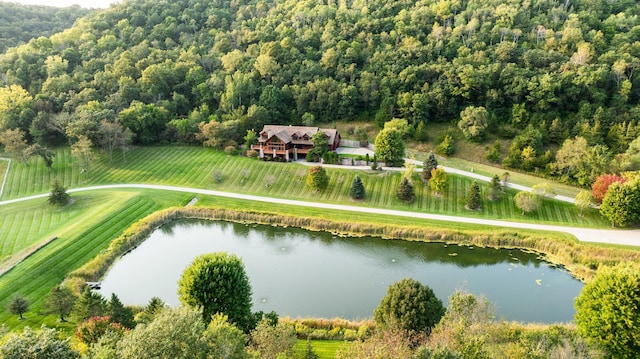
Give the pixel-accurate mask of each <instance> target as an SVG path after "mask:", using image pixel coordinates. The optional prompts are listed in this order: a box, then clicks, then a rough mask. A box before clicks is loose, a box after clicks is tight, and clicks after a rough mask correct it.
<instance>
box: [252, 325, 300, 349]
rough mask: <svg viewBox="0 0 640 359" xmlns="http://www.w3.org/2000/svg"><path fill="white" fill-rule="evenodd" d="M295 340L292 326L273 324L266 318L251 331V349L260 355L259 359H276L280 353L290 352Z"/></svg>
mask: <svg viewBox="0 0 640 359" xmlns="http://www.w3.org/2000/svg"><path fill="white" fill-rule="evenodd" d="M297 340H298V339H297V337H296V331H295V329H294V328H293V326H291V325H288V324H282V323H276V324H273V323H271V322H270V321H269V320H268V319H266V318H265V319H262V320H261V321H260V322H259V323H258V325H257V326H256V329H254V330H252V331H251V347H252V349H253V350H254V351H255V352H257V353H259V354H260V358H266V359H276V358H278V357H280V355H281V354H282V353H287V352H290V351H291V350H292V349H293V347H294V346H295V344H296V342H297Z"/></svg>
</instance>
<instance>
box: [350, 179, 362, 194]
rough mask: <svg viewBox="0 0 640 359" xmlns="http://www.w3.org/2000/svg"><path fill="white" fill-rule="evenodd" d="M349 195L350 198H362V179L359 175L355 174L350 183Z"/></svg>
mask: <svg viewBox="0 0 640 359" xmlns="http://www.w3.org/2000/svg"><path fill="white" fill-rule="evenodd" d="M349 196H350V197H351V199H363V198H364V185H363V184H362V180H361V179H360V176H357V175H356V177H355V178H354V179H353V182H352V183H351V189H350V190H349Z"/></svg>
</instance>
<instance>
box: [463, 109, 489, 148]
mask: <svg viewBox="0 0 640 359" xmlns="http://www.w3.org/2000/svg"><path fill="white" fill-rule="evenodd" d="M488 117H489V113H488V112H487V110H486V109H485V108H484V107H482V106H478V107H476V106H469V107H467V108H465V109H464V110H463V111H462V112H460V121H458V128H459V129H460V131H462V134H463V135H464V137H466V138H467V139H469V140H474V141H479V140H482V139H483V138H484V131H485V130H486V128H487V119H488Z"/></svg>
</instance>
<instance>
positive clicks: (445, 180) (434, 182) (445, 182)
mask: <svg viewBox="0 0 640 359" xmlns="http://www.w3.org/2000/svg"><path fill="white" fill-rule="evenodd" d="M429 188H430V189H431V190H432V191H433V192H434V193H435V194H437V195H444V193H445V192H446V191H447V188H449V175H448V174H447V173H446V172H445V171H444V169H443V168H441V167H438V168H434V169H433V170H431V179H430V180H429Z"/></svg>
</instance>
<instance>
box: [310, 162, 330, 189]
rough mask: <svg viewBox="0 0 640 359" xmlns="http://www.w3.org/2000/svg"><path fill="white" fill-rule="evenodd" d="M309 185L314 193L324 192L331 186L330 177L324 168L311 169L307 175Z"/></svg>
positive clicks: (315, 167)
mask: <svg viewBox="0 0 640 359" xmlns="http://www.w3.org/2000/svg"><path fill="white" fill-rule="evenodd" d="M307 185H309V187H311V189H313V190H314V191H316V192H317V191H322V190H324V189H326V188H327V186H328V185H329V176H327V172H326V171H325V170H324V168H323V167H322V166H314V167H311V168H309V174H307Z"/></svg>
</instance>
